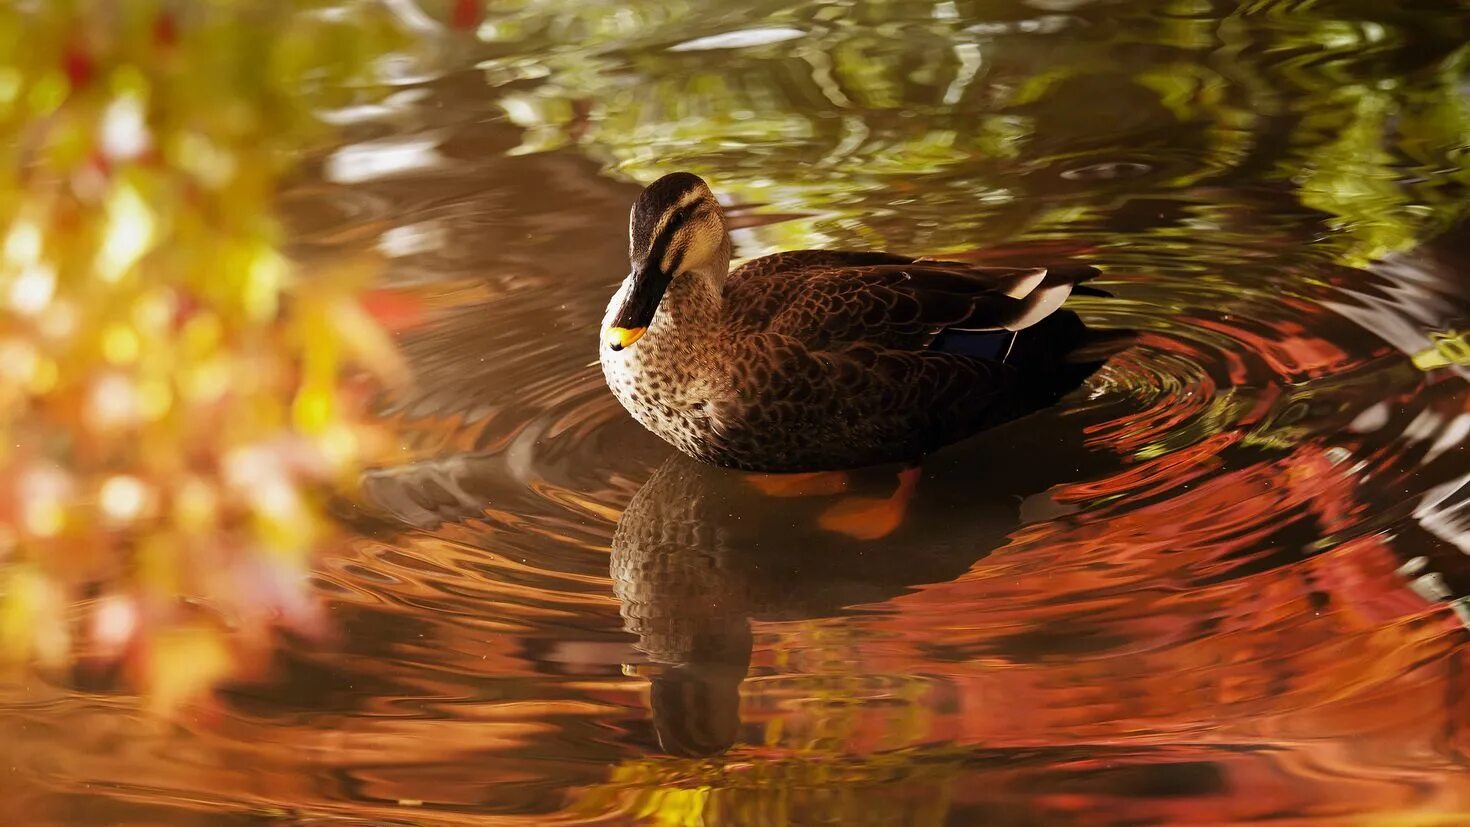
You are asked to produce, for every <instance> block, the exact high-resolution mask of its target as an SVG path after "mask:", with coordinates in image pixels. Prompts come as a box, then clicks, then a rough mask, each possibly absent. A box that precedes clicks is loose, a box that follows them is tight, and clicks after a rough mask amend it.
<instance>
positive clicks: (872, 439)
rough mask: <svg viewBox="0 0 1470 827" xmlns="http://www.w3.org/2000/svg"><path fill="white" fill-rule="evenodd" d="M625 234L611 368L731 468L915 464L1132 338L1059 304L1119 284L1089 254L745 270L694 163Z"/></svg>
mask: <svg viewBox="0 0 1470 827" xmlns="http://www.w3.org/2000/svg"><path fill="white" fill-rule="evenodd" d="M628 236H629V246H628V257H629V261H630V265H631V267H630V269H629V272H628V274H627V276H626V277H625V278H624V279H623V281H622V283H621V285H620V286H619V287H618V289H617V291H616V292H615V293H614V294H613V296H612V299H611V301H610V302H609V303H608V306H607V310H606V313H605V315H604V317H603V322H602V335H601V342H600V347H599V362H600V363H601V366H602V372H603V376H604V378H605V379H606V382H607V385H608V387H609V388H610V389H611V391H612V394H613V396H614V397H616V398H617V400H618V402H619V403H621V405H622V407H623V408H624V409H626V410H627V411H628V413H629V414H631V415H632V417H633V419H635V420H636V421H637V422H638V423H640V424H641V425H642V426H643V427H644V428H646V429H647V430H649V431H651V432H652V433H654V434H655V435H657V436H658V437H660V438H662V439H663V440H664V441H666V442H668V443H669V444H670V445H672V446H673V447H674V448H676V449H678V450H679V451H681V452H682V453H684V454H686V455H688V456H690V457H693V458H695V459H698V460H701V461H704V462H708V463H712V464H715V465H719V466H724V467H728V468H735V469H740V470H744V471H756V472H767V473H795V472H822V471H838V470H844V469H853V468H859V467H863V466H871V465H880V464H884V463H901V464H903V465H905V466H909V467H912V466H916V465H917V464H918V463H919V462H920V461H921V460H922V458H923V457H924V456H925V455H927V454H929V453H931V452H933V451H935V450H937V449H939V448H941V447H943V446H945V445H948V444H950V443H952V442H955V441H957V440H960V439H963V438H965V437H967V436H970V435H971V434H974V433H976V432H977V431H979V430H982V429H985V428H987V427H991V426H995V425H998V424H1001V423H1004V422H1008V421H1010V420H1012V419H1014V418H1016V417H1018V416H1020V415H1023V414H1024V413H1025V412H1027V411H1030V410H1034V409H1035V408H1037V407H1038V405H1037V399H1036V398H1035V397H1036V396H1037V395H1038V394H1041V395H1047V394H1051V393H1053V389H1054V388H1055V386H1056V385H1057V382H1056V381H1055V379H1056V376H1057V375H1063V374H1073V373H1075V374H1080V375H1085V374H1088V373H1091V372H1092V370H1093V369H1095V367H1096V365H1097V363H1098V362H1099V361H1100V360H1105V359H1106V358H1108V357H1109V356H1111V355H1112V354H1114V353H1116V352H1117V351H1118V350H1119V349H1121V346H1123V345H1124V343H1125V342H1126V336H1118V335H1099V334H1107V333H1108V332H1099V331H1089V330H1088V329H1087V328H1085V326H1082V325H1080V324H1073V323H1072V322H1073V321H1075V316H1071V317H1066V316H1059V311H1061V309H1062V305H1063V303H1064V302H1065V301H1066V300H1067V298H1068V297H1069V296H1071V295H1073V294H1074V293H1087V294H1090V295H1101V296H1106V295H1108V294H1107V293H1105V292H1103V291H1100V290H1096V289H1094V288H1089V287H1087V286H1085V285H1084V282H1086V281H1088V280H1089V279H1092V278H1093V277H1095V276H1097V275H1098V274H1099V272H1100V271H1099V269H1098V268H1097V267H1094V266H1092V265H1088V264H1060V265H1050V266H1034V267H996V266H982V265H976V264H973V263H968V262H962V261H947V260H944V259H940V258H930V257H914V256H906V255H901V254H896V253H890V252H867V251H855V250H795V251H790V252H783V253H776V254H773V255H767V256H763V257H760V258H756V259H753V260H751V261H748V262H746V263H745V264H743V265H741V266H740V267H737V268H735V269H734V270H731V269H730V262H731V255H732V244H731V240H730V232H729V225H728V223H727V220H726V217H725V213H724V210H723V208H722V207H721V205H720V203H719V201H718V200H717V199H716V197H715V195H714V193H713V192H712V191H711V189H710V187H709V185H708V184H706V183H705V181H704V180H703V179H702V178H700V177H699V176H697V175H694V174H692V173H688V172H674V173H670V174H668V175H665V176H663V177H661V178H659V179H658V180H656V181H654V182H653V183H651V184H649V185H648V186H647V187H646V188H644V189H643V191H642V192H641V193H640V194H639V195H638V197H637V199H636V200H635V202H634V203H633V206H632V209H631V211H630V214H629V222H628ZM1058 319H1062V320H1063V321H1062V322H1060V323H1059V322H1058V321H1057V320H1058ZM1062 384H1064V385H1065V384H1067V383H1065V382H1064V383H1062Z"/></svg>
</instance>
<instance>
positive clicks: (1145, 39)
mask: <svg viewBox="0 0 1470 827" xmlns="http://www.w3.org/2000/svg"><path fill="white" fill-rule="evenodd" d="M1040 5H1048V4H1040ZM1067 5H1072V4H1067ZM1076 5H1078V8H1076V9H1074V10H1073V11H1070V12H1067V13H1048V12H1043V11H1040V10H1038V9H1036V8H1031V7H1028V6H1026V5H1023V4H1020V3H1003V4H997V3H985V2H954V3H933V4H929V3H925V4H914V3H899V2H880V3H864V4H764V5H763V6H762V7H761V8H759V9H756V10H746V11H744V12H742V13H741V14H740V16H739V17H740V20H736V19H733V16H732V14H731V13H730V12H727V11H723V10H722V9H721V7H720V6H719V4H715V3H712V2H696V3H685V4H681V5H677V6H674V5H669V4H662V3H634V4H631V5H628V4H618V5H616V6H614V5H612V4H593V5H590V6H583V7H577V8H575V9H571V8H568V7H565V6H562V5H559V4H551V3H537V2H524V3H518V4H497V6H496V7H495V8H494V9H493V10H492V15H491V17H490V18H489V20H488V21H487V23H486V25H485V27H484V29H483V31H482V35H483V36H485V37H486V38H488V39H490V40H491V41H492V42H494V43H495V44H496V46H497V47H498V48H502V49H504V50H505V53H504V54H503V55H502V56H500V57H497V58H495V59H492V60H490V61H488V62H487V63H486V64H485V67H486V71H487V73H488V76H489V78H490V79H491V80H492V81H501V80H507V79H522V80H525V79H530V80H529V82H522V83H517V84H514V85H513V86H512V87H511V89H510V91H507V92H506V93H505V94H504V96H503V97H502V98H501V104H502V106H503V107H504V108H505V110H506V111H507V113H508V114H509V115H510V116H511V117H512V119H513V120H515V121H516V122H518V123H520V124H521V125H523V126H526V127H528V129H529V132H528V135H527V141H526V144H525V145H524V146H523V147H522V151H538V150H544V149H548V148H554V147H559V146H564V145H567V144H572V143H577V144H581V145H582V146H583V147H584V148H585V149H587V150H588V151H590V152H593V153H595V154H596V155H598V156H599V157H601V158H602V159H603V160H604V161H605V162H606V163H607V164H608V165H609V166H610V167H613V168H614V169H616V170H618V171H619V172H620V173H622V174H625V175H627V176H629V177H631V178H634V179H636V180H640V181H647V180H650V179H652V178H654V177H656V176H657V175H659V174H661V173H662V172H666V171H669V170H672V169H689V170H691V171H694V172H696V173H699V174H702V175H705V176H707V177H710V178H711V179H712V180H714V181H716V182H717V183H716V188H717V189H720V190H723V191H725V192H728V193H729V194H731V195H733V196H735V197H736V198H737V199H739V200H743V201H752V202H757V203H762V204H769V205H772V208H773V209H783V208H784V209H798V208H800V209H806V210H815V211H819V212H820V213H821V215H820V216H819V217H817V218H815V219H813V220H810V221H805V222H794V223H788V224H785V225H783V226H781V227H772V228H766V229H765V230H763V231H762V233H761V235H760V240H761V246H762V249H763V250H764V249H773V248H776V247H781V246H789V245H814V244H822V243H838V244H858V245H875V244H889V245H896V246H903V247H906V248H923V249H944V248H951V249H952V248H958V247H969V246H975V245H977V244H990V243H995V242H996V241H998V240H1001V239H1004V238H1008V237H1011V236H1014V235H1016V234H1018V233H1022V232H1039V231H1044V232H1045V233H1046V234H1066V233H1071V234H1074V235H1080V236H1096V235H1097V234H1098V232H1099V230H1101V229H1103V228H1101V227H1099V226H1098V221H1099V219H1098V218H1097V216H1096V213H1095V212H1094V208H1097V207H1100V206H1103V205H1107V204H1109V203H1110V201H1111V200H1112V199H1114V198H1116V197H1117V193H1119V192H1121V191H1124V190H1126V191H1127V192H1128V193H1129V195H1128V197H1129V198H1130V199H1134V200H1138V199H1143V198H1148V197H1150V196H1151V195H1157V196H1161V197H1162V196H1177V195H1179V194H1181V193H1184V192H1187V191H1190V190H1199V189H1201V188H1203V187H1207V186H1211V185H1221V184H1226V183H1229V182H1231V181H1235V180H1242V179H1250V180H1252V181H1254V182H1256V184H1257V185H1261V184H1264V185H1266V186H1268V187H1269V186H1275V187H1280V188H1282V189H1284V190H1287V191H1289V192H1290V193H1291V194H1292V196H1293V197H1294V198H1295V199H1296V201H1297V202H1298V203H1299V204H1300V205H1301V206H1303V207H1305V208H1308V209H1310V210H1312V211H1315V212H1317V213H1320V214H1321V218H1322V221H1323V223H1324V224H1325V229H1326V232H1325V233H1324V238H1323V239H1322V242H1323V243H1324V244H1325V245H1326V246H1327V247H1328V248H1329V249H1330V250H1331V252H1332V253H1333V254H1334V255H1335V256H1336V257H1337V258H1338V259H1339V260H1341V261H1343V262H1345V263H1362V262H1364V261H1366V260H1369V259H1371V258H1374V257H1377V256H1381V255H1383V254H1384V253H1386V252H1390V251H1394V250H1402V249H1405V248H1407V247H1408V246H1411V245H1412V244H1413V242H1414V241H1415V240H1416V239H1419V238H1422V237H1424V236H1426V235H1428V234H1431V233H1433V232H1435V231H1436V230H1438V229H1441V228H1443V227H1444V226H1446V225H1447V224H1448V223H1449V222H1451V221H1452V220H1453V219H1454V218H1455V217H1456V216H1457V215H1459V214H1461V213H1462V212H1463V211H1464V208H1465V203H1466V199H1465V198H1464V192H1465V187H1466V185H1467V183H1470V174H1467V171H1466V166H1465V163H1464V159H1465V146H1466V144H1467V141H1470V108H1467V104H1466V101H1465V99H1464V97H1463V96H1462V95H1461V94H1459V90H1458V85H1459V84H1460V83H1461V82H1462V79H1463V77H1464V74H1465V65H1466V60H1467V54H1470V50H1467V47H1466V46H1465V45H1464V44H1465V40H1466V31H1465V29H1466V26H1465V23H1464V19H1465V15H1463V14H1456V13H1455V11H1454V10H1453V9H1447V8H1445V7H1444V4H1434V5H1431V4H1425V3H1419V4H1397V5H1399V6H1400V7H1401V8H1399V9H1395V10H1387V9H1384V8H1381V6H1383V5H1384V4H1374V3H1366V2H1340V3H1316V4H1302V3H1294V2H1293V3H1285V2H1259V3H1240V4H1229V3H1208V2H1175V3H1167V4H1163V6H1162V7H1161V8H1147V6H1149V5H1150V4H1127V5H1119V4H1100V3H1099V4H1076ZM1451 5H1453V4H1451ZM742 20H743V21H745V22H741V21H742ZM752 20H759V21H760V23H759V28H761V29H770V30H778V31H771V32H768V33H767V36H768V37H769V38H771V39H773V40H777V42H772V43H769V44H766V45H753V46H745V47H743V48H738V49H721V48H705V47H703V46H701V44H707V43H708V41H707V40H701V39H704V38H709V37H711V36H713V35H717V34H720V33H728V32H730V31H735V30H747V29H752V28H756V26H754V25H753V24H751V23H750V22H749V21H752ZM790 29H795V30H798V31H800V32H801V33H802V36H800V37H793V35H792V33H791V32H790V31H779V30H790ZM756 36H757V37H758V35H756ZM780 38H787V39H780ZM680 44H686V45H693V46H696V47H699V48H696V49H695V50H691V51H684V50H681V47H680ZM715 45H716V46H717V45H718V41H717V42H716V43H715ZM1208 208H1209V205H1208V203H1202V204H1201V209H1203V210H1208ZM1304 241H1305V240H1304ZM750 252H756V251H754V250H751V251H750Z"/></svg>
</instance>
